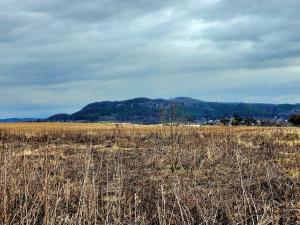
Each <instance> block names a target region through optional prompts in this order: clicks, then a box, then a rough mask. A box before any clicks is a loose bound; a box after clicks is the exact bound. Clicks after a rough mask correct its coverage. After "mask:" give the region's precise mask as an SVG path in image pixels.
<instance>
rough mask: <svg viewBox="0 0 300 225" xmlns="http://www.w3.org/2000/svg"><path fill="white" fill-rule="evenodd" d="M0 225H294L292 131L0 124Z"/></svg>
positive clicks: (297, 177)
mask: <svg viewBox="0 0 300 225" xmlns="http://www.w3.org/2000/svg"><path fill="white" fill-rule="evenodd" d="M0 160H1V164H0V169H1V171H0V172H1V173H0V176H1V179H0V224H5V225H6V224H49V225H50V224H53V225H54V224H162V225H167V224H170V225H171V224H242V225H244V224H260V225H264V224H265V225H267V224H300V128H276V127H223V126H212V127H209V126H199V127H197V126H182V125H181V126H173V125H151V126H142V125H130V124H100V123H93V124H88V123H15V124H0Z"/></svg>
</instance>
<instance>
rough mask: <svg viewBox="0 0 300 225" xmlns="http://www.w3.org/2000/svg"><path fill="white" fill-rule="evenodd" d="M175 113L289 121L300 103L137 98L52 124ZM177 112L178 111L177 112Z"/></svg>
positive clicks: (151, 118)
mask: <svg viewBox="0 0 300 225" xmlns="http://www.w3.org/2000/svg"><path fill="white" fill-rule="evenodd" d="M171 110H172V111H175V114H176V118H180V119H182V120H188V121H200V120H205V119H206V120H208V119H211V120H216V119H221V118H230V117H231V116H232V115H239V116H241V117H251V118H265V119H268V118H274V117H278V118H284V119H286V118H288V117H289V116H290V115H291V114H293V113H295V112H300V104H261V103H222V102H205V101H201V100H197V99H192V98H188V97H178V98H174V99H149V98H135V99H130V100H125V101H102V102H95V103H91V104H88V105H87V106H85V107H83V108H82V109H81V110H80V111H78V112H76V113H74V114H70V115H69V114H57V115H54V116H51V117H49V118H48V119H47V120H48V121H91V122H92V121H117V122H134V123H160V122H161V120H162V119H166V120H167V119H168V118H169V117H170V115H171ZM173 113H174V112H173Z"/></svg>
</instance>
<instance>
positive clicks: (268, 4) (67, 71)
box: [0, 0, 300, 117]
mask: <svg viewBox="0 0 300 225" xmlns="http://www.w3.org/2000/svg"><path fill="white" fill-rule="evenodd" d="M0 6H1V7H0V52H1V54H0V102H1V107H0V117H14V116H23V117H24V116H25V117H26V116H38V117H44V116H48V115H51V114H53V113H59V112H73V111H76V110H77V109H79V108H80V107H81V106H83V105H85V104H87V103H90V102H94V101H100V100H117V99H126V98H132V97H138V96H146V97H154V98H155V97H174V96H190V97H195V98H199V99H203V100H211V101H247V102H252V101H257V102H274V103H282V102H290V103H294V102H300V91H299V88H298V84H300V75H299V73H300V22H299V21H300V14H299V13H298V9H299V8H300V2H299V1H297V0H285V1H281V0H251V1H246V0H186V1H179V0H178V1H177V0H172V1H171V0H164V1H162V0H153V1H148V0H87V1H79V0H72V1H67V0H43V1H40V0H26V1H21V0H0Z"/></svg>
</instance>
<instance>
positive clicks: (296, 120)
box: [289, 113, 300, 126]
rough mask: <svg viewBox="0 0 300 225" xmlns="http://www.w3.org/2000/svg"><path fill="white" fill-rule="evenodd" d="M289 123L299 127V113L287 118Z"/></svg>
mask: <svg viewBox="0 0 300 225" xmlns="http://www.w3.org/2000/svg"><path fill="white" fill-rule="evenodd" d="M289 122H290V123H291V124H293V125H294V126H300V113H299V114H294V115H291V116H290V118H289Z"/></svg>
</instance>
